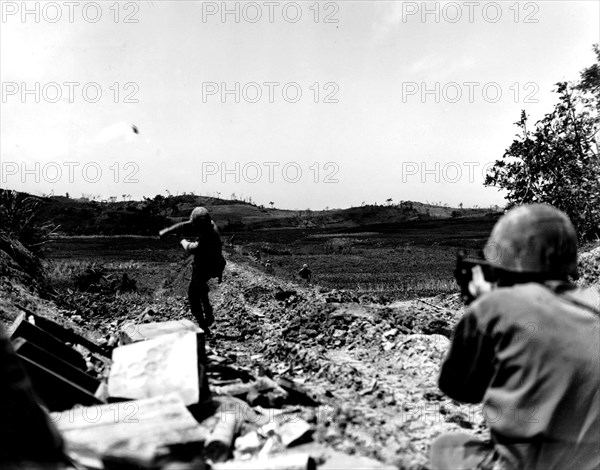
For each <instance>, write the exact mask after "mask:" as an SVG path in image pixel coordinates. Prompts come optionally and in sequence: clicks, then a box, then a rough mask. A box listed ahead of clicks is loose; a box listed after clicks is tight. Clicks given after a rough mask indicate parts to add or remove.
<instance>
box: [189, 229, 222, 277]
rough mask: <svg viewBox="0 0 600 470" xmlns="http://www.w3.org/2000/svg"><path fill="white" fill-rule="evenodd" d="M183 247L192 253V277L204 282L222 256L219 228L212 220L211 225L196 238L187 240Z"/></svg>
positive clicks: (210, 275)
mask: <svg viewBox="0 0 600 470" xmlns="http://www.w3.org/2000/svg"><path fill="white" fill-rule="evenodd" d="M184 249H185V250H186V251H187V252H188V253H190V254H193V255H194V264H193V271H192V278H193V279H197V280H198V281H200V282H206V281H207V280H208V279H210V278H211V277H213V276H212V274H213V272H214V267H215V266H218V265H219V263H220V262H221V258H222V242H221V235H220V234H219V230H218V229H217V226H216V225H215V223H214V222H212V221H211V227H210V228H209V229H207V230H204V231H202V232H200V233H199V235H198V240H197V241H195V242H188V243H187V244H186V245H185V246H184Z"/></svg>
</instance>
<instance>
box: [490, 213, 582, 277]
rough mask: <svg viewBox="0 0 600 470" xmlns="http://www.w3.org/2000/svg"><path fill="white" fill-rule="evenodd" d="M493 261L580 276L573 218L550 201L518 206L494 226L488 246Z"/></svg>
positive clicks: (521, 269)
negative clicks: (553, 205) (578, 273)
mask: <svg viewBox="0 0 600 470" xmlns="http://www.w3.org/2000/svg"><path fill="white" fill-rule="evenodd" d="M484 256H485V258H486V260H488V261H489V262H490V263H491V264H492V265H494V266H497V267H499V268H501V269H503V270H506V271H510V272H517V273H543V274H553V275H559V277H562V276H565V275H571V276H573V277H575V278H577V234H576V232H575V228H574V227H573V224H571V221H570V220H569V218H568V217H567V216H566V214H564V213H563V212H561V211H560V210H558V209H556V208H555V207H552V206H550V205H548V204H529V205H522V206H518V207H515V208H513V209H511V210H510V211H508V212H507V213H506V214H505V215H503V216H502V217H501V218H500V220H499V221H498V222H497V223H496V225H495V226H494V228H493V230H492V233H491V235H490V238H489V240H488V242H487V244H486V246H485V248H484Z"/></svg>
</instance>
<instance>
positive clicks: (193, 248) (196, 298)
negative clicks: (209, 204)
mask: <svg viewBox="0 0 600 470" xmlns="http://www.w3.org/2000/svg"><path fill="white" fill-rule="evenodd" d="M169 233H181V234H184V235H187V236H193V237H194V238H196V241H189V240H186V239H185V238H184V239H183V240H181V246H182V247H183V249H184V250H185V251H186V252H187V253H189V254H192V255H194V263H193V265H192V280H191V282H190V285H189V288H188V300H189V302H190V308H191V310H192V314H193V315H194V317H196V321H197V322H198V325H200V327H201V328H202V329H203V330H204V332H205V333H206V335H207V336H210V330H209V327H210V325H212V324H213V322H214V320H215V319H214V316H213V309H212V306H211V305H210V300H209V298H208V290H209V289H208V281H209V280H210V279H211V278H213V277H216V278H218V279H219V283H220V282H221V280H222V276H223V270H224V269H225V259H224V258H223V254H222V243H221V236H220V234H219V229H218V228H217V226H216V225H215V223H214V222H213V221H212V219H211V218H210V215H209V213H208V211H207V210H206V209H205V208H204V207H196V208H195V209H194V210H193V211H192V214H191V215H190V220H189V221H187V222H181V223H179V224H175V225H173V226H172V227H169V228H166V229H164V230H161V231H160V233H159V234H160V237H161V238H164V237H165V236H166V235H168V234H169Z"/></svg>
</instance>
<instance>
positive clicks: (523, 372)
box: [430, 204, 600, 470]
mask: <svg viewBox="0 0 600 470" xmlns="http://www.w3.org/2000/svg"><path fill="white" fill-rule="evenodd" d="M484 255H485V258H486V261H483V260H482V261H480V262H474V261H473V260H464V259H462V258H459V265H458V266H457V271H456V275H457V280H459V283H461V287H462V292H463V296H464V298H465V299H466V300H468V301H470V300H473V299H474V300H473V302H472V303H471V304H470V305H469V307H468V308H467V310H466V312H465V314H464V316H463V317H462V319H461V320H460V321H459V323H458V325H457V326H456V329H455V331H454V336H453V339H452V344H451V347H450V351H449V353H448V355H447V357H446V359H445V361H444V363H443V365H442V369H441V374H440V377H439V386H440V389H441V390H442V391H443V392H444V393H446V394H447V395H448V396H449V397H450V398H452V399H454V400H458V401H460V402H464V403H483V412H484V417H485V419H486V421H487V424H488V426H489V428H490V431H491V436H492V442H490V443H484V442H481V441H477V440H474V439H473V438H471V437H470V436H468V435H466V434H461V433H453V434H446V435H443V436H441V437H438V438H437V439H436V440H435V441H434V442H433V444H432V446H431V449H430V452H431V459H430V460H431V467H432V468H434V469H467V468H478V469H494V470H497V469H540V470H541V469H543V470H551V469H556V470H561V469H567V468H573V469H575V468H576V469H579V470H586V469H598V468H600V316H599V315H600V299H599V296H598V293H597V292H596V291H593V290H589V289H582V288H578V287H576V286H574V285H573V284H571V282H570V279H573V278H576V277H577V237H576V233H575V230H574V228H573V225H572V224H571V222H570V221H569V219H568V218H567V216H566V215H565V214H563V213H562V212H561V211H559V210H557V209H555V208H554V207H552V206H549V205H545V204H533V205H525V206H519V207H516V208H514V209H512V210H510V211H509V212H508V213H507V214H505V215H504V216H503V217H502V218H501V219H500V220H499V221H498V223H497V224H496V225H495V227H494V229H493V230H492V233H491V236H490V238H489V240H488V243H487V245H486V248H485V250H484ZM471 274H472V276H471Z"/></svg>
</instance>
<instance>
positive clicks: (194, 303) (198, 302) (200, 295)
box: [188, 275, 215, 332]
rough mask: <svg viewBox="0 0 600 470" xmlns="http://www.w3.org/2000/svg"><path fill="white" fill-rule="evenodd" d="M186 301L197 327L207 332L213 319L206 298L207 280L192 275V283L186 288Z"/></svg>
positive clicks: (211, 310) (208, 301) (210, 307)
mask: <svg viewBox="0 0 600 470" xmlns="http://www.w3.org/2000/svg"><path fill="white" fill-rule="evenodd" d="M188 300H189V302H190V308H191V310H192V315H194V317H196V321H197V322H198V325H199V326H200V328H202V329H203V330H204V331H205V332H209V331H210V330H209V327H210V325H212V323H213V322H214V321H215V319H214V316H213V309H212V306H211V305H210V300H209V298H208V279H203V278H200V277H199V276H193V275H192V281H191V282H190V286H189V288H188Z"/></svg>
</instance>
